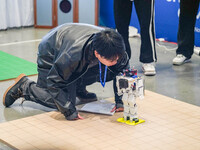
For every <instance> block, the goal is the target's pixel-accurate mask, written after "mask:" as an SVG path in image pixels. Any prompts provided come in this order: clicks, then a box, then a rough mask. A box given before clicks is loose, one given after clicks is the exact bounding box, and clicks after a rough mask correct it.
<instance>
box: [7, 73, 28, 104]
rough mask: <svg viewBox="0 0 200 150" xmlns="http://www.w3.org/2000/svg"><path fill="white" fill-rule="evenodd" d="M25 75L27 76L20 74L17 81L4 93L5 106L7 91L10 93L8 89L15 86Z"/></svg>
mask: <svg viewBox="0 0 200 150" xmlns="http://www.w3.org/2000/svg"><path fill="white" fill-rule="evenodd" d="M24 76H26V75H25V74H23V73H22V74H20V75H19V76H18V77H17V78H16V79H15V80H14V81H15V83H14V84H13V85H11V86H10V87H9V88H8V89H7V90H6V91H5V93H4V95H3V105H4V106H6V101H5V98H6V95H7V93H8V91H9V90H10V89H11V88H12V87H13V86H15V84H16V83H17V82H18V81H19V80H21V78H23V77H24Z"/></svg>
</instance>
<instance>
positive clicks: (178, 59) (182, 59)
mask: <svg viewBox="0 0 200 150" xmlns="http://www.w3.org/2000/svg"><path fill="white" fill-rule="evenodd" d="M189 60H190V59H188V58H187V57H185V56H184V55H182V54H178V55H176V57H175V58H174V59H173V65H182V64H184V63H186V62H188V61H189Z"/></svg>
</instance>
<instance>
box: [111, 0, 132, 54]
mask: <svg viewBox="0 0 200 150" xmlns="http://www.w3.org/2000/svg"><path fill="white" fill-rule="evenodd" d="M131 12H132V1H130V0H114V17H115V25H116V28H117V31H118V32H119V33H120V34H121V35H122V37H123V39H124V42H125V46H126V52H127V54H128V56H129V58H131V48H130V44H129V40H128V38H129V24H130V19H131Z"/></svg>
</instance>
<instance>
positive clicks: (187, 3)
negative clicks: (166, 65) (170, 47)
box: [173, 0, 199, 65]
mask: <svg viewBox="0 0 200 150" xmlns="http://www.w3.org/2000/svg"><path fill="white" fill-rule="evenodd" d="M198 8H199V0H192V1H191V0H181V1H180V17H179V28H178V35H177V39H178V49H177V51H176V54H177V56H176V57H175V58H174V59H173V64H174V65H181V64H183V63H184V62H187V61H188V60H189V59H190V58H191V57H192V54H193V52H194V27H195V23H196V15H197V11H198Z"/></svg>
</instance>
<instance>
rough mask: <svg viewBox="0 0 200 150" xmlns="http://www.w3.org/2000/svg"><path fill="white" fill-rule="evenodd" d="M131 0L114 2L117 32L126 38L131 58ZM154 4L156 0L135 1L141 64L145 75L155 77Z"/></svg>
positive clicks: (116, 0)
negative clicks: (139, 30)
mask: <svg viewBox="0 0 200 150" xmlns="http://www.w3.org/2000/svg"><path fill="white" fill-rule="evenodd" d="M132 3H133V1H131V0H114V17H115V24H116V28H117V31H118V32H119V33H120V34H121V35H122V37H123V38H124V42H125V45H126V51H127V53H128V55H129V58H131V48H130V44H129V40H128V38H129V24H130V19H131V13H132ZM154 3H155V0H134V5H135V8H136V12H137V16H138V19H139V23H140V29H141V32H140V34H141V48H140V62H142V70H143V72H144V75H155V74H156V70H155V62H156V61H157V57H156V49H155V29H154Z"/></svg>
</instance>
